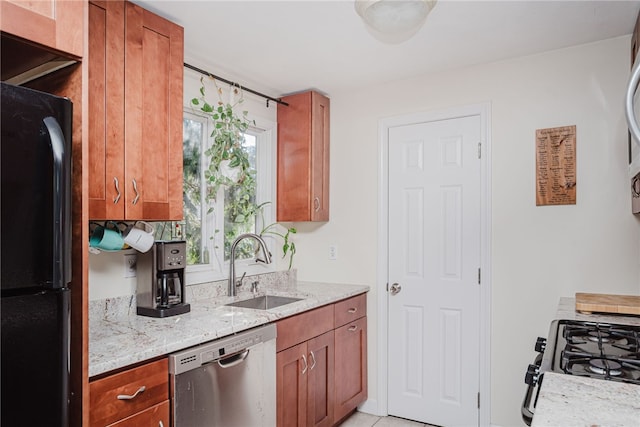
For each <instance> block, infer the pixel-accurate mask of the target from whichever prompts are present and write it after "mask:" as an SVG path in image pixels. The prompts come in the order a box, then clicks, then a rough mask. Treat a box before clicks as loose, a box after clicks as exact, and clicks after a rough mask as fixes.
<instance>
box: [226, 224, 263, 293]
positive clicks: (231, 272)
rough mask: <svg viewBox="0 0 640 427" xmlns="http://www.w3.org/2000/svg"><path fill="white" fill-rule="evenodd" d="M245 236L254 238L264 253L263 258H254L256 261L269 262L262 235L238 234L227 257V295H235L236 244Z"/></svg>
mask: <svg viewBox="0 0 640 427" xmlns="http://www.w3.org/2000/svg"><path fill="white" fill-rule="evenodd" d="M247 237H251V238H253V239H255V240H256V241H257V242H258V244H259V245H260V249H262V254H263V255H264V259H260V258H256V261H257V262H264V263H265V264H271V254H270V253H269V250H268V249H267V244H266V243H265V242H264V240H262V237H260V236H258V235H257V234H254V233H245V234H241V235H239V236H238V237H237V238H236V240H234V241H233V243H232V244H231V255H230V258H229V289H228V292H229V296H230V297H235V296H236V246H238V243H240V241H241V240H243V239H246V238H247Z"/></svg>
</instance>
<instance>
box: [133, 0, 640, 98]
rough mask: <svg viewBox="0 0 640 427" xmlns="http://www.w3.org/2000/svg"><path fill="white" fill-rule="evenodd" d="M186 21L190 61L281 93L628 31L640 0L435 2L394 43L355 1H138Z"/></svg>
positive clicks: (327, 88) (376, 79)
mask: <svg viewBox="0 0 640 427" xmlns="http://www.w3.org/2000/svg"><path fill="white" fill-rule="evenodd" d="M134 1H135V3H138V4H140V5H142V6H144V7H145V8H147V9H149V10H151V11H153V12H156V13H158V14H160V15H162V16H164V17H166V18H168V19H170V20H172V21H174V22H177V23H179V24H180V25H182V26H183V27H184V28H185V62H188V63H190V64H192V65H194V66H197V67H199V68H203V69H205V70H207V71H210V72H212V73H213V74H216V75H219V76H221V77H224V78H227V79H230V80H234V81H236V82H238V83H240V84H242V85H245V86H248V87H250V88H252V89H254V90H258V91H261V92H265V93H267V94H269V95H271V96H274V97H278V96H281V95H284V94H287V93H291V92H297V91H301V90H305V89H316V90H319V91H321V92H324V93H327V94H329V95H331V94H332V93H335V92H338V91H344V90H349V89H354V88H358V87H365V86H370V85H374V84H376V83H382V82H388V81H394V80H399V79H405V78H410V77H412V76H416V75H423V74H427V73H432V72H438V71H444V70H447V69H453V68H458V67H464V66H468V65H472V64H478V63H485V62H492V61H497V60H502V59H506V58H512V57H517V56H523V55H530V54H535V53H538V52H544V51H548V50H553V49H559V48H564V47H568V46H574V45H578V44H583V43H589V42H593V41H596V40H603V39H607V38H611V37H617V36H622V35H627V34H630V33H631V32H632V31H633V27H634V24H635V21H636V16H637V15H638V11H639V10H640V1H575V0H574V1H541V0H529V1H520V0H517V1H481V0H475V1H457V0H439V2H438V3H437V4H436V6H435V8H434V9H433V11H432V12H431V14H430V15H429V17H428V19H427V22H426V23H425V25H424V27H423V28H422V29H421V30H420V31H419V32H418V33H417V34H416V35H415V36H414V37H413V38H412V39H410V40H408V41H406V42H404V43H401V44H396V45H390V44H384V43H381V42H379V41H378V40H376V39H375V38H374V37H373V36H372V35H371V34H369V32H368V31H367V30H366V28H365V26H364V24H363V23H362V22H361V20H360V18H359V16H358V15H357V13H356V12H355V9H354V2H353V1H352V0H334V1H327V0H325V1H308V0H298V1H266V0H261V1H239V0H236V1H177V0H172V1H167V0H164V1H158V0H134Z"/></svg>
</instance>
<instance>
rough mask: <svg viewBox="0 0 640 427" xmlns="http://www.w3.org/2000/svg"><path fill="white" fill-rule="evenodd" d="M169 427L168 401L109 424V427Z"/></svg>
mask: <svg viewBox="0 0 640 427" xmlns="http://www.w3.org/2000/svg"><path fill="white" fill-rule="evenodd" d="M141 426H149V427H169V426H170V423H169V401H168V400H165V401H164V402H162V403H160V404H158V405H155V406H152V407H151V408H149V409H146V410H144V411H142V412H138V413H137V414H135V415H132V416H130V417H128V418H125V419H124V420H120V421H116V422H115V423H113V424H109V427H141Z"/></svg>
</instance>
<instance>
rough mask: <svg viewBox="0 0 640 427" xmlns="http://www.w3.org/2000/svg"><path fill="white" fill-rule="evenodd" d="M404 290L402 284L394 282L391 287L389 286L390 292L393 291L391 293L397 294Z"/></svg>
mask: <svg viewBox="0 0 640 427" xmlns="http://www.w3.org/2000/svg"><path fill="white" fill-rule="evenodd" d="M401 290H402V286H400V285H399V284H397V283H394V284H393V285H391V287H390V288H389V292H391V295H395V294H397V293H398V292H400V291H401Z"/></svg>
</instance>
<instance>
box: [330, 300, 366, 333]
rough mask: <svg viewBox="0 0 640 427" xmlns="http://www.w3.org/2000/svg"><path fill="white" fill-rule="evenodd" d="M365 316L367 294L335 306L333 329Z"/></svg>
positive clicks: (340, 302)
mask: <svg viewBox="0 0 640 427" xmlns="http://www.w3.org/2000/svg"><path fill="white" fill-rule="evenodd" d="M366 315H367V294H361V295H357V296H355V297H351V298H349V299H346V300H344V301H339V302H337V303H336V304H335V314H334V316H335V327H336V328H339V327H340V326H342V325H346V324H347V323H349V322H353V321H354V320H356V319H359V318H361V317H364V316H366Z"/></svg>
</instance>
